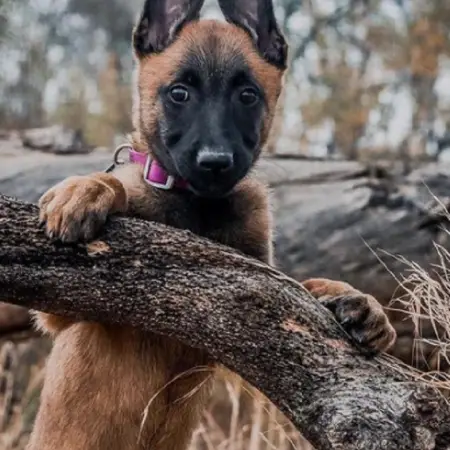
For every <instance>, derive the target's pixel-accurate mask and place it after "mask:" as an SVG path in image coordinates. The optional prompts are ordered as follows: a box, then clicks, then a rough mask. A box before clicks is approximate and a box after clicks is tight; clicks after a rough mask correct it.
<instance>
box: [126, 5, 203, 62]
mask: <svg viewBox="0 0 450 450" xmlns="http://www.w3.org/2000/svg"><path fill="white" fill-rule="evenodd" d="M203 3H204V0H145V4H144V9H143V11H142V13H141V17H140V19H139V22H138V24H137V26H136V28H135V30H134V32H133V45H134V50H135V52H136V54H137V55H138V56H139V57H143V56H145V55H148V54H150V53H158V52H162V51H163V50H164V49H165V48H166V47H167V46H168V45H170V44H171V43H172V42H173V41H174V39H175V38H176V36H177V34H178V33H179V31H180V30H181V28H182V27H183V26H184V25H185V24H186V23H188V22H191V21H193V20H196V19H198V18H199V16H200V10H201V9H202V6H203Z"/></svg>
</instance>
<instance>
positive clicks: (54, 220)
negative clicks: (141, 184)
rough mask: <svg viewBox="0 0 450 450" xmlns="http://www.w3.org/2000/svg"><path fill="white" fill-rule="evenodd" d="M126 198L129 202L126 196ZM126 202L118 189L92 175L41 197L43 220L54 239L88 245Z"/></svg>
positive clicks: (64, 184)
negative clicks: (80, 242)
mask: <svg viewBox="0 0 450 450" xmlns="http://www.w3.org/2000/svg"><path fill="white" fill-rule="evenodd" d="M117 181H118V180H117ZM119 197H120V195H119ZM122 197H123V199H125V194H124V195H123V196H122ZM118 201H121V205H118ZM122 203H124V200H122V198H119V199H118V193H117V191H116V189H114V187H111V186H109V185H108V184H107V183H105V182H103V181H99V180H97V179H95V178H92V177H89V176H76V177H70V178H68V179H66V180H64V181H63V182H61V183H59V184H58V185H56V186H55V187H53V188H51V189H50V190H49V191H47V192H46V193H45V194H44V195H43V196H42V197H41V199H40V200H39V208H40V215H39V219H40V222H41V225H45V230H46V233H47V236H48V237H50V238H51V239H56V240H61V241H62V242H64V243H73V242H78V241H83V242H87V241H90V240H92V239H93V238H94V237H95V235H96V234H97V233H98V231H99V229H100V228H101V227H102V226H103V224H104V223H105V221H106V219H107V217H108V214H109V213H111V212H115V211H118V210H120V209H123V208H124V205H122ZM119 206H123V207H122V208H121V207H119Z"/></svg>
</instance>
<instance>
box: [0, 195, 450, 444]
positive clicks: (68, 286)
mask: <svg viewBox="0 0 450 450" xmlns="http://www.w3.org/2000/svg"><path fill="white" fill-rule="evenodd" d="M0 300H1V301H5V302H8V303H12V304H16V305H21V306H25V307H28V308H33V309H38V310H41V311H45V312H52V313H55V314H60V315H65V316H69V317H74V318H77V319H80V320H92V321H98V322H104V323H110V324H122V325H125V324H126V325H131V326H134V327H138V328H140V329H142V330H143V331H152V332H156V333H160V334H163V335H167V336H171V337H175V338H177V339H179V340H180V341H182V342H184V343H185V344H187V345H189V346H192V347H199V348H203V349H205V350H206V351H207V352H208V353H209V354H210V355H211V357H212V358H214V359H215V360H217V361H218V362H220V363H222V364H224V365H225V366H226V367H228V368H229V369H231V370H233V371H235V372H237V373H238V374H239V375H241V376H242V377H243V378H245V379H246V380H247V381H249V382H250V383H251V384H253V385H254V386H255V387H257V388H258V389H259V390H261V391H262V392H263V393H264V394H265V395H266V396H267V397H268V398H269V399H270V400H271V401H272V402H273V403H274V404H275V405H277V406H278V407H279V408H280V409H281V411H283V412H284V413H285V414H286V416H287V417H288V418H289V419H290V420H291V421H292V422H293V424H294V425H296V426H297V427H298V429H299V430H300V431H301V432H302V433H303V435H304V436H305V437H306V438H307V439H308V440H309V441H310V442H311V443H312V444H313V445H314V446H315V447H316V448H317V449H318V450H332V449H333V450H334V449H343V448H345V449H346V450H357V449H364V450H378V449H380V450H381V449H384V450H428V449H436V450H444V449H447V448H448V446H449V445H450V405H449V404H448V403H446V401H445V400H444V398H443V397H442V396H441V395H440V394H439V393H438V392H437V391H436V390H435V389H434V388H433V387H432V386H429V385H427V384H426V383H424V382H419V381H417V379H416V376H415V375H414V372H412V371H411V370H410V369H408V368H405V367H403V366H401V365H399V364H397V363H396V362H394V361H392V359H391V358H389V357H387V356H381V357H378V358H376V359H371V360H370V359H366V358H364V357H363V356H362V355H361V354H360V353H359V352H358V350H357V349H356V348H355V347H354V346H352V345H351V344H350V343H349V342H348V341H347V337H346V335H345V333H344V331H343V330H342V329H341V328H340V327H339V325H338V324H337V323H336V322H335V320H334V319H333V317H332V315H331V314H330V313H329V312H328V311H327V310H326V309H325V308H324V307H323V306H321V305H320V303H319V302H317V301H316V300H314V299H312V298H311V297H310V296H309V295H308V294H307V293H306V292H305V291H304V290H303V289H302V287H301V286H300V285H299V284H298V283H297V282H296V281H294V280H293V279H290V278H289V277H287V276H286V275H283V274H282V273H280V272H279V271H277V270H275V269H273V268H270V267H268V266H266V265H264V264H261V263H259V262H257V261H255V260H253V259H251V258H248V257H246V256H244V255H242V254H239V253H237V252H236V251H234V250H232V249H230V248H227V247H224V246H221V245H218V244H215V243H213V242H211V241H208V240H205V239H202V238H199V237H197V236H195V235H193V234H192V233H189V232H187V231H182V230H175V229H170V228H168V227H165V226H163V225H160V224H156V223H150V222H143V221H140V220H136V219H119V218H113V219H111V220H110V221H109V224H108V226H107V227H106V228H105V230H104V232H103V233H102V235H101V236H99V240H98V241H96V242H94V243H91V244H88V245H87V246H84V245H74V246H63V245H58V244H56V243H51V242H50V241H49V240H48V239H47V238H46V237H45V235H44V233H43V231H42V230H41V229H39V228H38V226H37V208H36V206H34V205H31V204H26V203H22V202H20V201H16V200H13V199H11V198H8V197H4V196H0Z"/></svg>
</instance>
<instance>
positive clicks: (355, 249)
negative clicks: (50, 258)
mask: <svg viewBox="0 0 450 450" xmlns="http://www.w3.org/2000/svg"><path fill="white" fill-rule="evenodd" d="M14 142H15V141H14ZM15 145H16V146H18V145H19V144H17V143H16V144H15ZM10 147H13V141H12V140H11V139H5V140H4V141H0V152H3V153H2V155H3V154H4V153H5V152H6V150H7V149H8V148H10ZM14 152H15V153H17V154H18V155H20V156H17V157H8V158H4V159H3V160H2V165H1V166H0V192H1V193H3V194H6V195H12V196H15V197H19V198H21V199H22V200H26V201H30V202H36V201H37V200H38V198H39V197H40V195H41V194H43V193H44V192H45V191H46V190H47V189H48V188H50V187H51V186H53V185H55V184H56V183H57V182H59V181H60V180H61V179H63V178H65V177H68V176H70V175H75V174H80V175H81V174H86V173H89V172H92V171H96V170H102V169H104V168H105V167H107V166H108V165H109V163H110V159H111V155H108V154H107V153H105V152H101V151H94V152H92V153H90V154H89V155H82V156H81V155H71V156H56V155H48V154H45V153H40V154H39V156H38V157H37V156H36V152H34V151H33V152H30V151H26V149H21V151H19V149H17V148H16V149H15V150H14ZM6 153H7V152H6ZM257 172H258V176H260V177H261V178H262V179H264V180H265V181H267V182H268V183H269V185H270V186H271V187H272V192H273V195H272V197H273V204H274V212H275V225H276V233H275V247H276V257H277V265H278V266H279V267H280V269H281V270H282V271H283V272H285V273H287V274H288V275H290V276H292V277H293V278H295V279H297V280H303V279H306V278H310V277H317V276H321V277H322V276H323V277H327V278H331V279H337V280H342V281H347V282H349V283H350V284H352V285H353V286H355V287H356V288H358V289H360V290H362V291H364V292H367V293H370V294H372V295H374V296H375V297H376V298H378V300H380V301H381V302H382V303H384V304H385V305H386V304H387V303H388V302H389V301H390V299H391V298H392V296H393V295H394V294H401V293H402V291H401V290H399V289H398V288H399V283H398V281H397V279H396V278H400V279H401V278H402V275H403V274H404V273H405V270H406V269H407V267H406V266H405V264H404V263H403V262H402V261H401V260H399V259H396V258H395V257H392V256H388V255H387V254H386V252H387V253H389V254H390V255H395V256H397V255H400V256H401V257H403V258H405V259H406V260H409V261H414V262H415V263H416V264H418V265H420V266H422V267H423V268H424V269H425V270H427V271H432V270H433V264H435V263H438V262H439V261H438V255H437V253H436V251H435V246H434V244H435V243H436V242H437V243H439V244H440V245H442V246H443V247H444V248H446V249H450V234H448V233H447V232H445V230H443V228H442V226H443V225H444V226H446V225H447V222H446V218H445V216H443V215H440V214H435V212H434V211H432V208H431V207H432V206H433V205H435V204H436V203H437V202H436V201H434V200H433V197H432V194H434V195H437V196H438V197H439V198H440V199H441V200H444V201H447V199H448V198H450V166H449V165H446V164H428V165H424V166H420V167H419V168H417V169H416V170H414V171H413V172H412V173H411V174H409V175H408V176H403V175H401V173H400V172H399V171H398V170H395V167H384V168H379V167H374V168H368V167H367V166H365V165H363V164H360V163H358V162H351V161H333V160H328V161H327V160H323V161H314V160H313V161H311V160H303V159H299V158H293V157H286V156H283V157H268V158H264V159H263V160H262V161H261V162H260V164H259V167H258V170H257ZM444 228H445V227H444ZM380 260H382V261H383V262H380ZM389 314H390V315H391V319H392V320H393V322H394V325H395V326H396V329H397V333H398V336H399V339H398V341H397V344H396V346H395V348H394V354H395V355H396V356H398V357H401V358H402V360H404V361H405V362H408V363H413V364H415V365H417V366H419V367H420V368H422V369H425V368H431V369H432V370H433V369H435V368H436V367H435V364H434V363H433V364H431V363H430V361H431V360H433V361H434V358H433V354H434V353H435V350H436V348H435V347H434V346H433V345H430V344H429V342H431V340H433V339H434V338H435V331H434V327H433V326H431V325H430V324H429V323H428V322H426V321H425V322H424V323H422V324H421V326H420V330H421V334H422V336H423V337H424V340H423V341H422V342H420V343H417V342H416V341H415V340H414V330H413V328H414V326H413V324H412V322H411V321H410V320H405V317H404V314H397V313H395V314H394V313H389ZM0 332H1V329H0ZM418 347H420V348H418ZM414 349H416V351H414ZM438 365H439V364H438ZM439 366H440V367H442V365H439Z"/></svg>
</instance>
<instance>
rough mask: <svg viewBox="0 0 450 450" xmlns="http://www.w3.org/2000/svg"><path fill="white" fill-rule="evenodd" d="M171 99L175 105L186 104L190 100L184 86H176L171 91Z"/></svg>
mask: <svg viewBox="0 0 450 450" xmlns="http://www.w3.org/2000/svg"><path fill="white" fill-rule="evenodd" d="M170 98H171V99H172V100H173V101H174V102H175V103H184V102H187V101H188V100H189V91H188V90H187V89H186V88H185V87H183V86H174V87H173V88H172V89H170Z"/></svg>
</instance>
